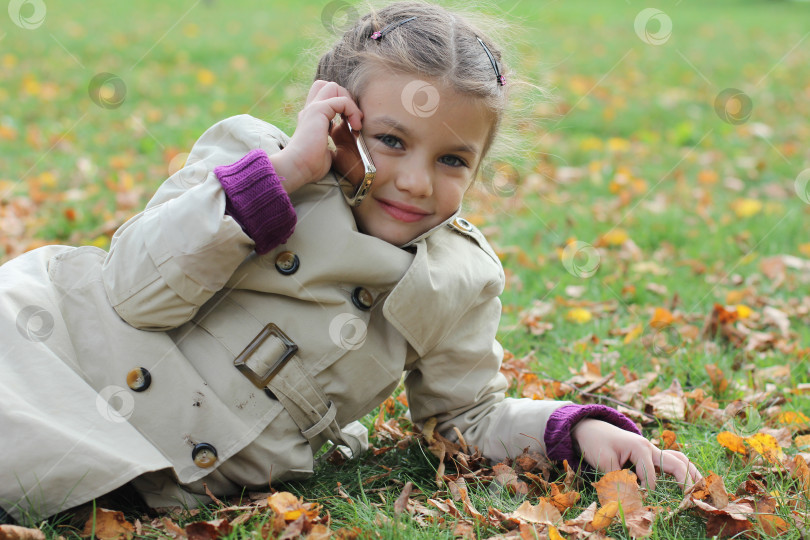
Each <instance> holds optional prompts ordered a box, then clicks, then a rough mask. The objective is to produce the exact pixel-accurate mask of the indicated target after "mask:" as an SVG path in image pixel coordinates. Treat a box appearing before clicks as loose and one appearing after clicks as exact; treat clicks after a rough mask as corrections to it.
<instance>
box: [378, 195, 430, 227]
mask: <svg viewBox="0 0 810 540" xmlns="http://www.w3.org/2000/svg"><path fill="white" fill-rule="evenodd" d="M377 202H379V203H380V206H382V208H383V210H385V211H386V212H387V213H388V215H389V216H391V217H393V218H394V219H397V220H399V221H403V222H405V223H413V222H415V221H419V220H420V219H422V218H423V217H425V216H428V215H430V213H429V212H426V211H424V210H422V209H420V208H417V207H415V206H410V205H407V204H402V203H398V202H394V201H387V200H384V199H377Z"/></svg>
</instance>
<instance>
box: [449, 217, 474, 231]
mask: <svg viewBox="0 0 810 540" xmlns="http://www.w3.org/2000/svg"><path fill="white" fill-rule="evenodd" d="M453 226H454V227H455V228H457V229H460V230H462V231H465V232H470V231H471V230H473V226H472V223H470V222H469V221H467V220H466V219H464V218H456V219H455V220H454V221H453Z"/></svg>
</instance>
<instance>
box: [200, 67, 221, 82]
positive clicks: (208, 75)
mask: <svg viewBox="0 0 810 540" xmlns="http://www.w3.org/2000/svg"><path fill="white" fill-rule="evenodd" d="M216 79H217V78H216V75H214V72H213V71H211V70H210V69H205V68H202V69H200V70H198V71H197V81H198V82H199V83H200V84H201V85H203V86H210V85H212V84H214V81H216Z"/></svg>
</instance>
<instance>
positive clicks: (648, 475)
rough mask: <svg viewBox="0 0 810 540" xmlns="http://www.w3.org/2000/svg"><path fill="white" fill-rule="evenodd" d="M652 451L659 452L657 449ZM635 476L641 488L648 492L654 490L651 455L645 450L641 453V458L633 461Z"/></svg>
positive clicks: (653, 471) (653, 468)
mask: <svg viewBox="0 0 810 540" xmlns="http://www.w3.org/2000/svg"><path fill="white" fill-rule="evenodd" d="M654 451H659V450H658V449H657V448H656V449H654ZM635 465H636V476H638V477H639V478H640V479H641V483H642V485H643V486H645V487H647V488H648V489H649V490H650V491H652V490H654V489H655V466H654V464H653V457H652V453H651V452H650V451H649V450H647V449H646V448H645V449H644V450H643V451H642V453H641V457H640V458H639V459H637V460H636V461H635Z"/></svg>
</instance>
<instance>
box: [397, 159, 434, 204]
mask: <svg viewBox="0 0 810 540" xmlns="http://www.w3.org/2000/svg"><path fill="white" fill-rule="evenodd" d="M395 183H396V186H397V189H399V190H400V191H406V192H408V193H409V194H410V195H411V196H412V197H430V196H431V195H432V194H433V174H432V172H431V171H430V170H429V169H428V168H427V167H425V166H424V165H417V164H415V163H413V162H410V163H403V166H402V167H400V169H399V170H398V171H397V177H396V182H395Z"/></svg>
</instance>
